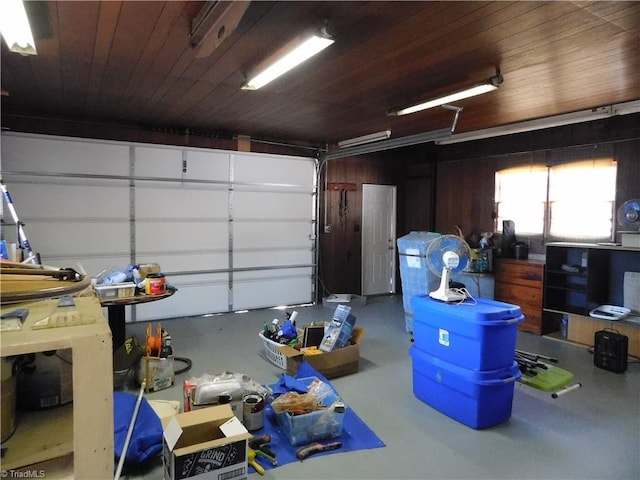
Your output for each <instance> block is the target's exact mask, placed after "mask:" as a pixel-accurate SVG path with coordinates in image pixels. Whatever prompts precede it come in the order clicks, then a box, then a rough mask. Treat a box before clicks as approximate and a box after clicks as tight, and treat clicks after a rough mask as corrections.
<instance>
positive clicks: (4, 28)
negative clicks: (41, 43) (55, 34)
mask: <svg viewBox="0 0 640 480" xmlns="http://www.w3.org/2000/svg"><path fill="white" fill-rule="evenodd" d="M0 32H2V36H3V37H4V41H5V42H7V46H8V47H9V50H11V51H12V52H15V53H20V54H22V55H37V53H38V52H37V51H36V42H35V41H34V40H33V35H32V33H31V27H30V26H29V19H28V18H27V12H26V10H25V8H24V3H23V2H22V0H2V1H0Z"/></svg>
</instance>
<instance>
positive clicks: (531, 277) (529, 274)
mask: <svg viewBox="0 0 640 480" xmlns="http://www.w3.org/2000/svg"><path fill="white" fill-rule="evenodd" d="M527 277H529V278H530V279H531V280H535V279H536V274H535V273H534V272H529V273H527Z"/></svg>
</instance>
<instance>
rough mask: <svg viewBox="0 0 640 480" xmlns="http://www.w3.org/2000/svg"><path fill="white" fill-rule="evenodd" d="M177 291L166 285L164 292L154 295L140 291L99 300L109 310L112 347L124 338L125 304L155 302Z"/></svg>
mask: <svg viewBox="0 0 640 480" xmlns="http://www.w3.org/2000/svg"><path fill="white" fill-rule="evenodd" d="M177 291H178V289H177V288H175V287H171V286H167V290H166V291H165V292H164V293H159V294H156V295H147V294H144V293H140V294H137V295H134V296H133V297H123V298H105V299H101V300H100V305H102V306H103V307H107V310H108V312H109V327H110V328H111V335H112V337H113V349H114V350H115V349H117V348H118V347H119V346H120V345H122V344H123V343H124V341H125V339H126V330H125V329H126V326H125V309H124V307H126V306H127V305H138V304H140V303H148V302H155V301H158V300H162V299H164V298H168V297H170V296H171V295H173V294H174V293H176V292H177Z"/></svg>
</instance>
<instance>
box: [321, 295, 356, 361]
mask: <svg viewBox="0 0 640 480" xmlns="http://www.w3.org/2000/svg"><path fill="white" fill-rule="evenodd" d="M355 323H356V317H354V316H353V315H352V314H351V307H348V306H347V305H338V306H337V307H336V311H335V312H334V314H333V318H331V321H330V322H329V325H328V326H327V328H326V330H325V333H324V338H323V339H322V341H321V342H320V347H319V348H320V350H322V351H323V352H332V351H333V350H338V349H339V348H343V347H345V346H347V345H348V344H349V340H350V339H351V332H353V327H354V325H355Z"/></svg>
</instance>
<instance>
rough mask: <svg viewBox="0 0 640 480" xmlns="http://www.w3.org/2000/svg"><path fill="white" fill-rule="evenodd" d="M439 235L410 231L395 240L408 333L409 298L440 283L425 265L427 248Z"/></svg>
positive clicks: (410, 320)
mask: <svg viewBox="0 0 640 480" xmlns="http://www.w3.org/2000/svg"><path fill="white" fill-rule="evenodd" d="M440 236H441V234H439V233H434V232H411V233H409V234H407V235H405V236H404V237H400V238H399V239H398V241H397V243H398V256H399V257H400V280H401V281H402V304H403V307H404V313H405V315H404V318H405V329H406V331H407V332H409V333H413V323H414V320H413V307H412V305H411V299H412V298H413V297H414V296H415V295H425V294H427V293H429V292H432V291H433V290H436V289H437V288H438V285H439V284H440V277H438V276H437V275H435V274H434V273H433V272H431V270H430V269H429V265H427V248H428V247H429V244H430V243H431V242H432V241H433V240H435V239H436V238H438V237H440Z"/></svg>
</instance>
